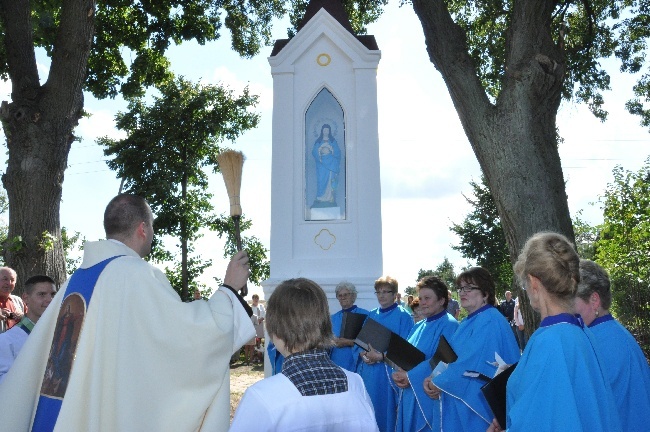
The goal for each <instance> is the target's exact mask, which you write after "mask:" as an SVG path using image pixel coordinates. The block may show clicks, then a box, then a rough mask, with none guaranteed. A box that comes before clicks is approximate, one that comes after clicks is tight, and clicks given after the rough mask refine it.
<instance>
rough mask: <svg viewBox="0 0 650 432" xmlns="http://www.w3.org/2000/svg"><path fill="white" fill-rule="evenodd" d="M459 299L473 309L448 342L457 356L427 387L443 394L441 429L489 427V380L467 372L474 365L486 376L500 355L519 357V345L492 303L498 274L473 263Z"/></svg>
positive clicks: (461, 283) (460, 281)
mask: <svg viewBox="0 0 650 432" xmlns="http://www.w3.org/2000/svg"><path fill="white" fill-rule="evenodd" d="M456 285H457V286H458V294H459V298H460V305H461V307H462V308H463V309H465V310H466V311H467V312H468V313H469V315H468V316H467V318H465V319H464V320H463V321H462V322H461V323H460V326H458V330H456V333H454V335H453V336H452V338H451V340H450V341H449V345H451V347H452V348H453V350H454V351H455V352H456V355H458V359H457V360H456V361H455V362H453V363H450V364H449V367H448V368H447V369H446V370H445V371H444V372H442V373H441V374H440V375H438V376H437V377H435V378H434V379H433V383H432V382H431V380H430V379H428V378H427V379H426V380H425V382H424V387H425V390H426V392H427V394H428V395H429V396H431V397H433V398H437V397H440V409H441V424H442V430H443V431H445V432H447V431H472V432H473V431H485V430H486V429H487V428H488V426H489V425H490V423H491V422H492V418H493V417H494V415H493V414H492V411H491V410H490V407H489V405H488V403H487V401H486V400H485V397H484V396H483V393H481V386H483V385H484V384H485V381H483V380H481V379H480V378H477V377H471V376H466V375H465V372H467V371H475V372H479V373H481V374H483V375H485V376H487V377H490V378H491V377H493V376H494V375H495V374H496V372H497V366H496V355H495V354H498V355H499V356H500V357H501V358H502V359H503V360H504V361H505V362H506V363H508V364H512V363H516V362H517V361H518V360H519V345H518V344H517V340H516V339H515V335H514V333H513V332H512V329H511V328H510V324H509V323H508V321H507V320H506V318H505V317H504V316H503V315H502V314H501V312H499V310H498V309H497V308H496V307H494V306H493V305H494V304H495V292H496V288H495V285H494V279H493V278H492V275H491V274H490V272H489V271H487V270H486V269H484V268H482V267H472V268H470V269H469V270H466V271H464V272H462V273H461V274H460V275H459V276H458V277H457V278H456Z"/></svg>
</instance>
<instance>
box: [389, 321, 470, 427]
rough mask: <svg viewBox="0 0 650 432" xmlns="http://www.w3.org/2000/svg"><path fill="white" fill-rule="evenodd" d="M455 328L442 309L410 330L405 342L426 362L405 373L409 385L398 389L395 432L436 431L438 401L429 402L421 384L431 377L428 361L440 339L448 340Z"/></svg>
mask: <svg viewBox="0 0 650 432" xmlns="http://www.w3.org/2000/svg"><path fill="white" fill-rule="evenodd" d="M457 328H458V321H456V319H455V318H454V317H453V316H451V315H450V314H448V313H447V311H446V310H444V311H442V312H441V313H439V314H436V315H433V316H431V317H429V318H427V319H426V320H422V321H420V322H419V323H417V324H416V325H415V327H413V328H412V329H411V333H409V337H408V341H409V342H410V343H411V345H413V346H415V347H416V348H418V349H419V350H420V351H422V352H423V353H424V355H425V358H426V360H425V361H423V362H422V363H420V364H419V365H417V366H416V367H414V368H413V369H411V370H410V371H408V372H407V373H406V374H407V376H408V379H409V382H410V383H411V386H410V387H408V388H405V389H403V390H402V394H401V398H400V401H399V406H398V408H397V425H396V427H395V431H396V432H420V431H423V430H427V431H431V430H433V431H440V401H439V400H437V399H431V398H430V397H429V396H428V395H427V394H426V393H425V392H424V387H423V386H422V383H423V382H424V379H425V378H426V377H428V376H429V375H431V372H432V370H431V366H430V365H429V359H430V358H431V357H433V355H434V354H435V352H436V350H437V349H438V341H439V340H440V336H441V335H444V336H445V338H446V339H447V340H449V339H451V337H452V336H453V334H454V332H455V331H456V329H457Z"/></svg>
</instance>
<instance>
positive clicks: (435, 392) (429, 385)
mask: <svg viewBox="0 0 650 432" xmlns="http://www.w3.org/2000/svg"><path fill="white" fill-rule="evenodd" d="M422 386H423V387H424V392H425V393H426V394H427V395H428V396H429V397H430V398H431V399H440V389H439V388H438V387H436V385H435V384H434V383H433V382H432V381H431V378H430V377H426V378H425V379H424V382H423V383H422Z"/></svg>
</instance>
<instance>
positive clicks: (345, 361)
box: [330, 282, 368, 372]
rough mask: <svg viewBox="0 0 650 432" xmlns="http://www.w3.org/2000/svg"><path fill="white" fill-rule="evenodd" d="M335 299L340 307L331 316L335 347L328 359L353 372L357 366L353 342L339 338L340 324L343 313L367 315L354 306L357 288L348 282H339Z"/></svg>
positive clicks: (365, 311)
mask: <svg viewBox="0 0 650 432" xmlns="http://www.w3.org/2000/svg"><path fill="white" fill-rule="evenodd" d="M334 292H335V293H336V298H337V300H338V301H339V304H340V305H341V310H340V311H338V312H337V313H335V314H333V315H332V317H331V318H332V330H333V331H334V336H335V337H334V344H335V346H334V347H333V348H332V350H331V351H330V358H331V359H332V361H333V362H334V363H336V364H337V365H339V366H341V367H342V368H343V369H347V370H349V371H351V372H354V371H355V369H356V365H357V362H356V360H357V358H356V357H355V355H354V353H353V352H352V347H353V346H354V341H353V340H351V339H345V338H342V337H340V336H341V331H342V329H341V324H342V323H343V314H344V313H345V312H350V313H356V314H363V315H368V311H367V310H365V309H363V308H360V307H358V306H357V305H355V304H354V302H355V301H356V300H357V288H356V287H355V286H354V284H352V283H350V282H341V283H339V284H338V285H337V286H336V289H335V290H334Z"/></svg>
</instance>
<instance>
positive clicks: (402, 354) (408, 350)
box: [386, 332, 425, 371]
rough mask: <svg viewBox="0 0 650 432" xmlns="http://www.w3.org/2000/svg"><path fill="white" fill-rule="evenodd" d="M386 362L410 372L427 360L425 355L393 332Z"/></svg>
mask: <svg viewBox="0 0 650 432" xmlns="http://www.w3.org/2000/svg"><path fill="white" fill-rule="evenodd" d="M386 360H388V363H389V365H390V366H392V367H393V368H395V366H399V367H400V368H402V369H404V370H405V371H410V370H411V369H413V368H414V367H416V366H417V365H419V364H420V363H422V362H423V361H424V360H425V355H424V353H423V352H422V351H420V350H419V349H417V348H416V347H414V346H413V345H411V343H410V342H409V341H407V340H406V339H404V338H403V337H401V336H400V335H398V334H397V333H392V332H391V335H390V342H389V343H388V350H386ZM391 363H392V364H391Z"/></svg>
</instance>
